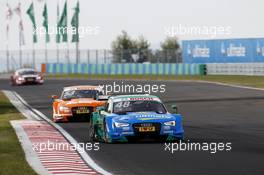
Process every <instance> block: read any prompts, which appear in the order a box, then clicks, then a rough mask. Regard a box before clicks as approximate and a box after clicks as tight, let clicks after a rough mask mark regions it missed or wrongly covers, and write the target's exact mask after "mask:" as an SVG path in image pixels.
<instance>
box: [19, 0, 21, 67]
mask: <svg viewBox="0 0 264 175" xmlns="http://www.w3.org/2000/svg"><path fill="white" fill-rule="evenodd" d="M19 10H20V12H19V18H20V22H19V29H20V27H21V26H20V25H22V17H21V3H20V1H19ZM20 30H21V29H20ZM20 35H21V31H19V39H20V40H21V39H22V38H21V37H22V36H20ZM21 45H22V41H20V42H19V66H20V68H22V49H21Z"/></svg>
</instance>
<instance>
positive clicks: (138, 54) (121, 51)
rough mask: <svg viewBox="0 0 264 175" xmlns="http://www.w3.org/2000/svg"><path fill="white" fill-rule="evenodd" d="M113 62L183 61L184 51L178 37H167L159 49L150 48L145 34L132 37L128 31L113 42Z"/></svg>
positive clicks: (123, 32)
mask: <svg viewBox="0 0 264 175" xmlns="http://www.w3.org/2000/svg"><path fill="white" fill-rule="evenodd" d="M111 47H112V52H113V62H115V63H145V62H148V63H181V62H182V53H181V47H180V44H179V42H178V39H177V38H175V37H167V38H166V39H165V40H164V41H163V42H161V43H160V48H161V49H159V50H152V49H150V43H149V42H148V40H147V39H146V38H145V37H144V36H142V35H141V36H139V37H138V38H137V39H133V38H131V37H130V36H129V35H128V33H127V32H126V31H122V32H121V34H120V35H118V36H117V38H116V39H115V40H114V41H113V42H112V45H111Z"/></svg>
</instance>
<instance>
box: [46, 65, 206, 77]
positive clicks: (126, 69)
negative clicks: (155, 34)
mask: <svg viewBox="0 0 264 175" xmlns="http://www.w3.org/2000/svg"><path fill="white" fill-rule="evenodd" d="M41 67H42V72H43V73H46V74H94V75H205V64H167V63H166V64H162V63H160V64H60V63H54V64H42V66H41Z"/></svg>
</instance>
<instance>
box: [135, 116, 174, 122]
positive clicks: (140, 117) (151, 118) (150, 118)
mask: <svg viewBox="0 0 264 175" xmlns="http://www.w3.org/2000/svg"><path fill="white" fill-rule="evenodd" d="M170 118H171V117H170V116H166V115H159V116H157V115H138V116H136V119H138V120H142V121H145V120H160V119H170Z"/></svg>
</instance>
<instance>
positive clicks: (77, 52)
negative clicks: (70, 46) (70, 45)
mask: <svg viewBox="0 0 264 175" xmlns="http://www.w3.org/2000/svg"><path fill="white" fill-rule="evenodd" d="M79 61H80V60H79V42H76V64H78V63H79Z"/></svg>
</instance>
